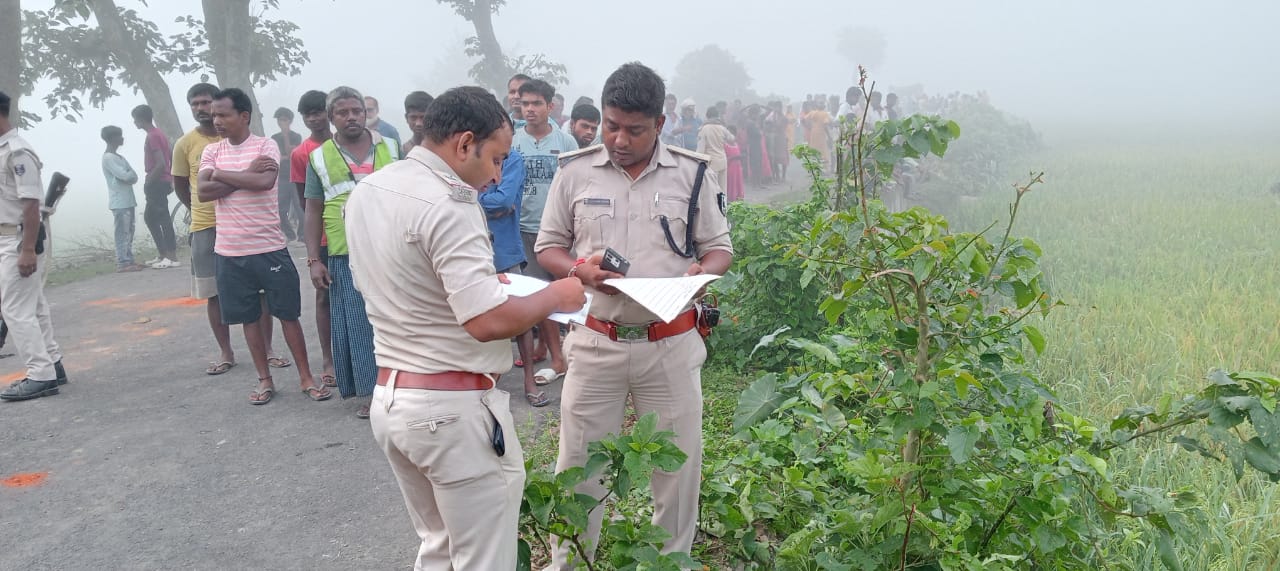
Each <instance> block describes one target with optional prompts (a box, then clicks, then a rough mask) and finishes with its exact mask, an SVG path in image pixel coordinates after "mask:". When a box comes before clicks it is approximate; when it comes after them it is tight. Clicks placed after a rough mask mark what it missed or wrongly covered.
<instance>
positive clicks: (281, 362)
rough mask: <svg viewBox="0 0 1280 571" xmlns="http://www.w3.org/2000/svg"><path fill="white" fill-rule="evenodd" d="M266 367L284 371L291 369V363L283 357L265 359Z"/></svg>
mask: <svg viewBox="0 0 1280 571" xmlns="http://www.w3.org/2000/svg"><path fill="white" fill-rule="evenodd" d="M267 366H268V367H271V368H272V369H284V368H286V367H292V366H293V362H292V361H290V360H288V359H286V358H284V357H267Z"/></svg>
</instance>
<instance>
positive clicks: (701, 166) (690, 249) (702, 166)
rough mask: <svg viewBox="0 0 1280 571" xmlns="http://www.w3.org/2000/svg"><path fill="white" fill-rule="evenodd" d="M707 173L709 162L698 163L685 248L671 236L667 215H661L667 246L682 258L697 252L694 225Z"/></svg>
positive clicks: (685, 233)
mask: <svg viewBox="0 0 1280 571" xmlns="http://www.w3.org/2000/svg"><path fill="white" fill-rule="evenodd" d="M706 174H707V163H698V174H697V176H696V177H695V178H694V179H693V194H692V195H690V196H689V220H688V221H687V222H686V223H685V226H684V249H681V248H680V247H679V246H676V240H675V238H672V237H671V222H670V221H669V220H668V219H667V217H666V216H659V218H660V220H659V222H661V223H662V232H663V233H664V234H666V235H667V246H669V247H670V248H671V251H672V252H675V253H676V255H677V256H680V257H681V258H692V257H693V256H694V254H696V252H695V251H694V243H693V226H694V223H696V222H697V221H698V196H699V195H701V194H702V179H703V177H705V176H706Z"/></svg>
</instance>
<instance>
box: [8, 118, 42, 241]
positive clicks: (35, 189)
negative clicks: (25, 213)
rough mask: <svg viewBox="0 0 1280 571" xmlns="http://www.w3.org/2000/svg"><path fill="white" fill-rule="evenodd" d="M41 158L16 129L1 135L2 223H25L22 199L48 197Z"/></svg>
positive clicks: (13, 224) (14, 224)
mask: <svg viewBox="0 0 1280 571" xmlns="http://www.w3.org/2000/svg"><path fill="white" fill-rule="evenodd" d="M40 167H41V164H40V158H39V157H37V156H36V154H35V151H32V150H31V146H30V145H28V144H27V141H26V140H25V139H23V138H22V137H21V136H20V135H18V130H17V129H13V130H10V131H9V132H8V133H5V134H3V135H0V224H6V225H11V226H17V225H18V224H21V223H22V209H23V207H22V200H23V199H24V198H34V199H36V200H41V201H42V200H43V199H44V189H43V188H41V184H40Z"/></svg>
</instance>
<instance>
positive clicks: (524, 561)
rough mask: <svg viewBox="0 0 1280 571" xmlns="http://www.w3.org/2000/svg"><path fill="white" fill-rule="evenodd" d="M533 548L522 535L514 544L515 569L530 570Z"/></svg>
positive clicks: (517, 570)
mask: <svg viewBox="0 0 1280 571" xmlns="http://www.w3.org/2000/svg"><path fill="white" fill-rule="evenodd" d="M532 561H533V550H532V549H531V548H530V547H529V542H528V541H525V539H524V538H523V537H522V538H520V541H519V543H517V544H516V571H530V569H531V566H532V565H533V563H532Z"/></svg>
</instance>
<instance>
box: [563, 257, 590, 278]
mask: <svg viewBox="0 0 1280 571" xmlns="http://www.w3.org/2000/svg"><path fill="white" fill-rule="evenodd" d="M585 263H587V259H586V258H578V259H577V260H575V261H574V262H573V267H572V268H569V274H568V275H566V276H565V277H567V278H571V277H573V274H576V273H578V266H581V265H582V264H585Z"/></svg>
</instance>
